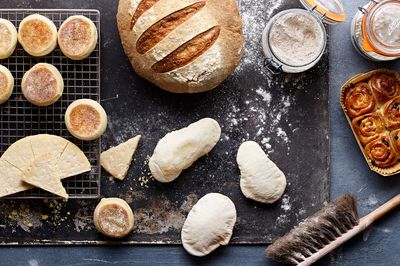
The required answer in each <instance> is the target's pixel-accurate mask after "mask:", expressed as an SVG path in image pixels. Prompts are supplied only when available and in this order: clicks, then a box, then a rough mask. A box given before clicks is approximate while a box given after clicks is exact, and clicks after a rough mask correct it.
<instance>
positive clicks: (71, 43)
mask: <svg viewBox="0 0 400 266" xmlns="http://www.w3.org/2000/svg"><path fill="white" fill-rule="evenodd" d="M70 23H75V25H73V26H72V28H71V25H68V24H70ZM77 24H78V25H79V27H76V25H77ZM74 26H75V27H74ZM68 27H69V28H68ZM86 30H88V31H89V32H87V31H86ZM97 39H98V34H97V28H96V25H94V23H93V21H92V20H90V19H89V18H87V17H85V16H82V15H75V16H70V17H69V18H67V19H66V20H65V21H64V22H63V23H62V24H61V26H60V29H59V31H58V35H57V40H58V45H59V46H60V49H61V51H62V52H63V54H64V55H65V56H66V57H68V58H70V59H72V60H82V59H85V58H86V57H88V56H89V55H90V54H91V53H92V52H93V50H94V48H95V47H96V44H97Z"/></svg>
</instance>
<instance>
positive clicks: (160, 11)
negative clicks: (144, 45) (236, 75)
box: [117, 0, 244, 93]
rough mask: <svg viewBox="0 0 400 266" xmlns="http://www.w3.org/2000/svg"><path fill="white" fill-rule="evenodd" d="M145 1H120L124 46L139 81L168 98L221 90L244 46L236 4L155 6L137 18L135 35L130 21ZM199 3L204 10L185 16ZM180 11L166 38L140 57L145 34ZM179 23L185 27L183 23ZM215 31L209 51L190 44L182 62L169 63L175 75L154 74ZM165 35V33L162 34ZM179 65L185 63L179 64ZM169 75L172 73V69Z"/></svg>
mask: <svg viewBox="0 0 400 266" xmlns="http://www.w3.org/2000/svg"><path fill="white" fill-rule="evenodd" d="M141 1H146V0H120V1H119V7H118V14H117V22H118V28H119V33H120V37H121V42H122V46H123V48H124V50H125V53H126V55H127V56H128V58H129V59H130V61H131V64H132V66H133V68H134V70H135V71H136V72H137V73H138V74H139V75H140V76H142V77H144V78H146V79H147V80H149V81H151V82H152V83H154V84H156V85H157V86H159V87H160V88H162V89H165V90H167V91H170V92H174V93H197V92H203V91H208V90H211V89H213V88H215V87H216V86H218V85H219V84H220V83H221V82H222V81H224V80H225V79H226V78H227V77H228V76H229V75H230V74H231V73H232V72H233V71H234V69H235V68H236V66H237V65H238V64H239V62H240V59H241V57H242V53H243V42H244V40H243V33H242V22H241V18H240V15H239V11H238V7H237V4H236V1H235V0H207V1H201V0H182V1H173V0H159V1H155V3H154V4H153V6H152V7H150V8H149V9H148V10H146V11H145V12H143V14H142V15H141V16H140V17H138V18H137V20H136V23H135V25H134V26H133V28H132V29H131V24H132V23H131V21H132V17H133V16H134V14H135V11H136V8H137V6H138V5H139V4H140V2H141ZM147 1H148V0H147ZM201 2H205V5H204V6H203V7H201V8H198V10H196V11H195V12H193V14H191V15H190V16H187V15H186V14H184V11H185V10H188V9H189V8H190V7H191V6H192V5H196V3H201ZM181 10H182V13H183V14H182V15H180V16H178V22H177V23H176V25H175V27H172V28H173V29H172V30H171V31H170V32H168V34H167V35H166V37H165V38H163V39H162V40H161V41H159V42H157V43H156V44H155V45H154V46H153V47H152V48H151V49H150V50H148V51H147V52H146V53H144V54H141V53H139V51H141V52H142V50H143V49H140V47H139V49H137V48H138V47H137V42H138V40H139V39H140V37H141V36H142V34H143V33H145V32H146V30H148V29H149V28H151V27H152V26H153V25H154V24H156V23H157V22H160V21H162V20H163V19H164V20H166V17H168V16H169V15H171V14H173V13H174V12H179V11H181ZM178 15H179V13H178ZM179 17H182V19H184V21H183V22H182V21H180V22H179ZM167 23H169V21H165V24H164V25H169V24H167ZM172 23H173V22H172ZM213 27H217V28H218V29H219V31H215V35H214V36H211V37H216V38H210V45H202V44H200V46H194V47H193V46H190V43H189V45H188V46H187V47H188V48H187V49H186V50H185V51H183V53H182V54H181V56H182V57H183V59H184V60H176V57H171V62H170V63H171V64H174V65H175V68H174V69H173V70H171V71H167V72H165V73H160V72H162V71H155V70H154V69H153V68H152V67H153V66H154V65H155V64H156V63H157V62H160V61H161V60H162V59H164V58H166V57H168V56H169V55H170V54H172V52H174V51H176V50H177V49H178V48H179V47H182V46H183V45H185V44H188V42H190V41H191V40H195V39H196V36H199V37H201V36H200V35H201V34H202V33H205V32H207V31H208V30H210V29H212V28H213ZM162 30H165V27H164V28H161V29H160V31H162ZM155 39H156V38H155ZM196 49H199V50H201V51H198V50H196ZM138 50H139V51H138ZM185 52H187V53H186V54H185ZM182 57H181V59H182ZM181 61H182V62H184V63H179V62H181ZM155 69H156V70H157V69H158V68H155ZM166 69H168V70H169V68H168V67H166Z"/></svg>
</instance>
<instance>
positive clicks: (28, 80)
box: [21, 63, 64, 106]
mask: <svg viewBox="0 0 400 266" xmlns="http://www.w3.org/2000/svg"><path fill="white" fill-rule="evenodd" d="M21 89H22V93H23V94H24V96H25V98H26V99H27V100H28V101H29V102H31V103H32V104H35V105H38V106H48V105H51V104H53V103H55V102H56V101H58V99H60V97H61V95H62V93H63V91H64V81H63V78H62V76H61V74H60V72H59V71H58V69H57V68H55V67H54V66H53V65H50V64H47V63H39V64H36V65H34V66H33V67H32V68H31V69H30V70H28V72H26V73H25V75H24V77H23V78H22V83H21Z"/></svg>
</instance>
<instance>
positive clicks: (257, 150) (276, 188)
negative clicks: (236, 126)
mask: <svg viewBox="0 0 400 266" xmlns="http://www.w3.org/2000/svg"><path fill="white" fill-rule="evenodd" d="M236 161H237V163H238V165H239V169H240V174H241V178H240V188H241V190H242V192H243V194H244V195H245V196H246V198H249V199H252V200H255V201H259V202H262V203H274V202H275V201H277V200H279V199H280V198H281V197H282V195H283V192H284V191H285V188H286V177H285V174H284V173H283V172H282V171H281V170H280V169H279V168H278V167H277V166H276V165H275V164H274V162H272V161H271V160H270V159H269V158H268V156H267V155H266V154H265V153H264V151H263V150H262V149H261V147H260V145H258V144H257V143H256V142H254V141H246V142H244V143H243V144H242V145H241V146H240V148H239V151H238V153H237V158H236Z"/></svg>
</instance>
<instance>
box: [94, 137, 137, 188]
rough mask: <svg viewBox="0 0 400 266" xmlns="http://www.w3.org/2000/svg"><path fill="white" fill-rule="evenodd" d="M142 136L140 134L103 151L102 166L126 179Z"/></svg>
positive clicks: (114, 174) (112, 173) (120, 178)
mask: <svg viewBox="0 0 400 266" xmlns="http://www.w3.org/2000/svg"><path fill="white" fill-rule="evenodd" d="M141 137H142V136H141V135H138V136H136V137H134V138H131V139H129V140H128V141H126V142H124V143H121V144H119V145H118V146H116V147H112V148H111V149H108V150H106V151H104V152H102V153H101V155H100V163H101V166H102V167H103V168H104V169H106V170H107V172H109V173H110V174H111V175H112V176H114V177H115V178H117V179H119V180H124V178H125V177H126V174H127V173H128V170H129V166H130V165H131V162H132V159H133V155H134V154H135V151H136V148H137V146H138V144H139V141H140V138H141Z"/></svg>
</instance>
